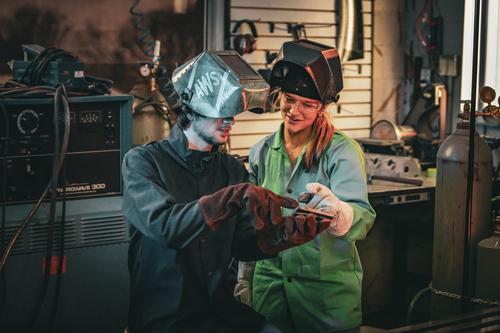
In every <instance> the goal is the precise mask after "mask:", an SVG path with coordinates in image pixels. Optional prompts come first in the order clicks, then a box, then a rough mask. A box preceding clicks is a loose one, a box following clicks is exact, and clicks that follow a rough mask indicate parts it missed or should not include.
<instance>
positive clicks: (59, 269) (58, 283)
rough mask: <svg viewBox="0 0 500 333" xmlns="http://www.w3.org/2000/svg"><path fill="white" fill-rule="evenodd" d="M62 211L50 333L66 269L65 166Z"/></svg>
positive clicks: (64, 171) (52, 328)
mask: <svg viewBox="0 0 500 333" xmlns="http://www.w3.org/2000/svg"><path fill="white" fill-rule="evenodd" d="M61 173H62V179H63V181H62V184H63V185H62V211H61V230H60V234H59V237H60V238H59V249H60V251H59V261H58V265H57V278H56V290H55V292H54V300H53V302H52V308H51V309H50V315H49V329H48V332H49V333H50V332H52V331H53V330H54V324H55V320H56V313H57V305H58V303H59V295H60V293H61V280H62V273H63V268H64V234H65V229H66V225H65V223H66V185H67V179H66V166H65V165H63V167H62V170H61Z"/></svg>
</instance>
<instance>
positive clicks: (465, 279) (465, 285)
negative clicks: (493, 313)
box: [462, 0, 482, 305]
mask: <svg viewBox="0 0 500 333" xmlns="http://www.w3.org/2000/svg"><path fill="white" fill-rule="evenodd" d="M481 7H482V0H476V1H475V8H474V44H473V47H472V52H473V54H472V89H471V90H472V91H471V110H470V118H469V122H470V126H469V159H468V163H467V195H466V201H465V205H466V206H465V228H464V258H463V263H464V264H463V271H462V295H463V296H464V298H463V299H462V301H463V302H464V305H465V303H466V302H467V301H466V299H468V298H469V297H470V296H471V290H470V286H469V284H470V281H469V278H470V276H469V274H470V270H471V267H469V255H470V247H471V239H470V238H471V227H472V200H473V198H472V190H473V180H474V134H475V131H476V108H477V96H476V91H477V75H478V68H477V67H478V51H479V23H480V17H481V13H480V12H481Z"/></svg>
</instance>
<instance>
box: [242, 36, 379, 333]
mask: <svg viewBox="0 0 500 333" xmlns="http://www.w3.org/2000/svg"><path fill="white" fill-rule="evenodd" d="M270 85H271V87H275V88H278V89H279V97H278V101H279V109H280V112H281V116H282V119H283V123H282V125H281V126H280V128H279V130H278V131H277V132H275V133H274V134H272V135H270V136H268V137H266V138H264V139H263V140H261V141H260V142H258V143H257V144H256V145H255V146H253V148H252V149H251V151H250V157H249V165H250V180H251V181H253V182H254V183H255V184H257V185H259V186H262V187H265V188H268V189H270V190H272V191H273V192H275V193H276V194H280V195H287V196H291V197H293V198H298V196H299V194H300V193H301V192H304V191H307V192H309V193H312V194H314V196H313V197H312V200H310V201H309V202H308V203H307V204H306V206H308V207H310V208H313V209H317V210H321V211H323V212H325V213H328V214H330V215H332V216H334V217H335V218H334V219H333V220H332V222H331V224H330V227H329V228H328V229H327V230H325V231H324V232H322V233H321V234H319V235H318V236H317V237H316V238H315V239H314V240H312V241H310V242H308V243H306V244H303V245H301V246H298V247H295V248H292V249H288V250H286V251H283V252H281V253H279V254H278V256H277V257H275V258H271V259H267V260H263V261H260V262H258V263H257V264H256V266H255V270H254V274H253V279H252V278H250V279H249V280H250V281H253V283H250V285H251V286H252V297H251V298H252V300H251V303H252V306H253V307H254V309H255V310H257V311H258V312H260V313H261V314H263V315H264V316H266V317H267V319H268V320H269V321H271V322H272V323H273V324H275V325H277V326H278V327H279V328H281V329H282V330H283V331H284V332H308V333H310V332H333V331H339V330H345V329H350V328H353V327H356V326H359V325H360V324H361V320H362V318H361V281H362V268H361V262H360V259H359V256H358V252H357V249H356V246H355V241H356V240H359V239H363V238H364V237H365V236H366V234H367V233H368V231H369V229H370V228H371V226H372V225H373V221H374V219H375V212H374V210H373V208H372V207H371V206H370V204H369V202H368V193H367V185H366V174H365V166H364V157H363V152H362V150H361V148H360V147H359V145H358V144H357V143H356V142H355V141H354V140H353V139H351V138H349V137H347V136H346V135H345V134H343V133H342V132H339V131H335V130H334V127H333V124H332V123H331V120H330V117H329V114H328V112H327V107H326V106H327V104H328V103H330V102H335V101H337V94H338V93H339V92H340V90H341V89H342V70H341V66H340V60H339V57H338V54H337V50H336V49H335V48H332V47H329V46H326V45H321V44H318V43H314V42H311V41H307V40H299V41H292V42H287V43H285V44H284V45H283V47H282V49H281V51H280V54H279V56H278V58H277V61H276V63H275V65H274V66H273V69H272V73H271V78H270ZM241 266H244V265H240V270H241V269H242V268H243V270H241V271H240V273H243V272H244V268H245V267H241Z"/></svg>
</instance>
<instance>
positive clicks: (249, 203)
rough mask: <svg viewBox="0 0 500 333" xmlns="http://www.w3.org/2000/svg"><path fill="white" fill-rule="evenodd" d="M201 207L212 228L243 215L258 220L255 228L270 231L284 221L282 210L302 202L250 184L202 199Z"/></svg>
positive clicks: (225, 189)
mask: <svg viewBox="0 0 500 333" xmlns="http://www.w3.org/2000/svg"><path fill="white" fill-rule="evenodd" d="M199 205H200V208H201V212H202V214H203V218H204V219H205V222H206V223H207V225H208V227H209V228H210V229H212V230H215V229H217V227H218V226H219V224H220V223H221V222H223V221H224V220H227V219H228V218H230V217H233V216H236V215H241V216H245V217H250V218H252V219H253V220H254V221H255V229H256V230H257V231H259V230H268V228H269V226H270V225H278V224H281V223H283V222H284V218H283V216H282V215H281V207H284V208H295V207H297V206H298V202H297V201H295V200H294V199H292V198H287V197H282V196H279V195H277V194H275V193H273V192H272V191H270V190H268V189H265V188H263V187H259V186H255V185H253V184H250V183H241V184H237V185H231V186H227V187H224V188H222V189H220V190H219V191H217V192H215V193H213V194H209V195H205V196H203V197H201V198H200V200H199Z"/></svg>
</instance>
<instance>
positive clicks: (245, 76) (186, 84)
mask: <svg viewBox="0 0 500 333" xmlns="http://www.w3.org/2000/svg"><path fill="white" fill-rule="evenodd" d="M172 85H173V89H174V90H175V93H176V94H175V95H176V99H177V101H176V102H177V103H182V104H185V105H186V106H188V107H189V108H190V109H191V110H193V111H194V112H196V113H199V114H201V115H203V116H206V117H210V118H227V117H234V116H236V115H237V114H239V113H241V112H243V111H246V110H248V111H252V112H256V113H262V112H263V111H264V108H265V104H266V100H267V96H268V94H269V84H268V83H267V82H266V81H265V80H264V78H262V76H260V74H259V73H257V72H256V71H255V70H254V69H253V68H252V67H251V66H250V65H249V64H248V63H246V62H245V60H243V58H242V57H241V56H240V55H239V54H238V53H236V52H234V51H215V52H203V53H201V54H200V55H198V56H196V57H195V58H193V59H191V60H190V61H188V62H187V63H186V64H184V65H182V66H180V67H178V68H177V69H175V70H174V72H173V74H172ZM167 100H168V101H169V104H171V101H172V96H170V97H169V98H167Z"/></svg>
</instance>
